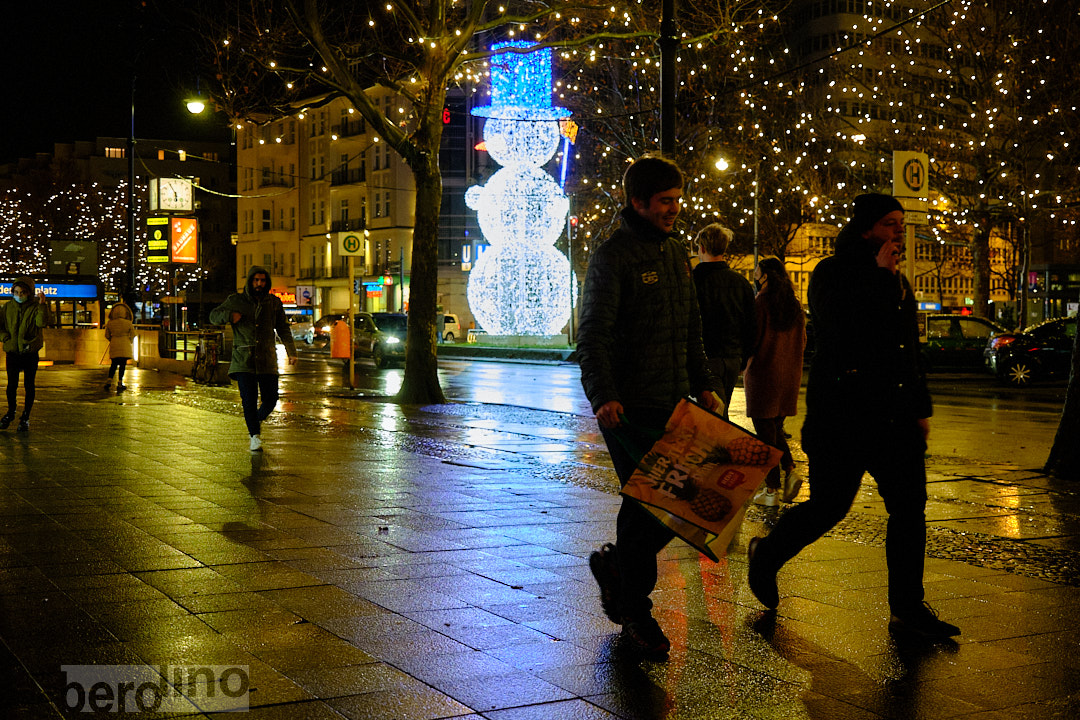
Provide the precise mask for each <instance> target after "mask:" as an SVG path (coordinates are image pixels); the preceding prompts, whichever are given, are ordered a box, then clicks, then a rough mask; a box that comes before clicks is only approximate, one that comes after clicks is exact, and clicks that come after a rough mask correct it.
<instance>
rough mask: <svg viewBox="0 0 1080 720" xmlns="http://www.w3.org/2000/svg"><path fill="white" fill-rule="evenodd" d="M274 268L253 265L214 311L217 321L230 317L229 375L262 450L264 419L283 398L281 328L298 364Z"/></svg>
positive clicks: (252, 436)
mask: <svg viewBox="0 0 1080 720" xmlns="http://www.w3.org/2000/svg"><path fill="white" fill-rule="evenodd" d="M270 287H271V281H270V273H269V272H267V271H266V269H265V268H262V267H259V266H258V265H255V266H252V268H251V269H250V270H249V271H248V275H247V283H246V284H245V285H244V289H243V291H242V292H238V293H233V294H232V295H230V296H229V297H228V298H226V300H225V302H223V303H222V304H220V305H218V306H217V307H216V308H214V309H213V310H211V311H210V322H212V323H213V324H215V325H224V324H225V323H230V324H231V325H232V329H233V348H232V360H231V361H230V362H229V377H230V378H232V379H233V380H235V381H236V386H237V388H238V389H239V390H240V404H241V405H242V406H243V408H244V422H245V423H246V424H247V430H248V435H250V441H249V449H251V450H252V451H256V450H262V434H261V426H262V421H263V420H265V419H266V418H268V417H269V416H270V413H272V412H273V411H274V406H276V405H277V401H278V362H277V347H276V346H275V342H274V335H275V334H276V335H277V337H278V338H280V339H281V342H282V343H283V344H284V345H285V352H287V353H288V355H289V364H290V365H295V364H296V346H295V345H294V344H293V337H292V330H291V329H290V328H289V320H288V318H287V317H286V316H285V308H283V307H282V305H281V300H279V299H278V297H277V296H276V295H273V294H272V293H271V292H270Z"/></svg>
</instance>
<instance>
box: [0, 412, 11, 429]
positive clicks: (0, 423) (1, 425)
mask: <svg viewBox="0 0 1080 720" xmlns="http://www.w3.org/2000/svg"><path fill="white" fill-rule="evenodd" d="M14 419H15V411H14V410H8V411H7V412H6V413H5V414H4V417H0V430H7V429H8V425H10V424H11V421H12V420H14Z"/></svg>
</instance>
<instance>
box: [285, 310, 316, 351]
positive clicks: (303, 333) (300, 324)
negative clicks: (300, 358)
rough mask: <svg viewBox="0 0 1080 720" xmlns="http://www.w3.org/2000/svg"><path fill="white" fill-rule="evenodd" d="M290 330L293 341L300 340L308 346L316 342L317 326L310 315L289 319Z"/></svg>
mask: <svg viewBox="0 0 1080 720" xmlns="http://www.w3.org/2000/svg"><path fill="white" fill-rule="evenodd" d="M289 328H290V329H291V330H292V336H293V340H300V341H303V342H305V343H307V344H308V345H310V344H311V343H313V342H315V326H314V323H312V322H311V316H310V315H293V316H292V317H290V318H289Z"/></svg>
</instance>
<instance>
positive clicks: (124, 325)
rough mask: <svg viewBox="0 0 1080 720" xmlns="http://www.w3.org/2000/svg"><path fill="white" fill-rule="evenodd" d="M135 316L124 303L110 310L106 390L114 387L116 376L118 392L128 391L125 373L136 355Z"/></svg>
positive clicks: (106, 325)
mask: <svg viewBox="0 0 1080 720" xmlns="http://www.w3.org/2000/svg"><path fill="white" fill-rule="evenodd" d="M134 319H135V315H134V314H133V313H132V312H131V308H129V307H128V306H127V305H125V304H124V303H122V302H119V303H116V304H115V305H113V306H112V309H111V310H109V322H107V323H105V339H106V340H108V341H109V360H110V362H109V377H108V379H107V380H106V381H105V389H106V390H108V389H109V388H111V387H112V379H113V376H114V375H116V392H120V391H122V390H126V389H127V386H126V385H124V371H125V370H127V363H128V360H130V359H131V358H132V356H133V355H134V352H133V351H134V349H135V348H134V344H135V342H134V341H135V323H134V322H132V321H133V320H134Z"/></svg>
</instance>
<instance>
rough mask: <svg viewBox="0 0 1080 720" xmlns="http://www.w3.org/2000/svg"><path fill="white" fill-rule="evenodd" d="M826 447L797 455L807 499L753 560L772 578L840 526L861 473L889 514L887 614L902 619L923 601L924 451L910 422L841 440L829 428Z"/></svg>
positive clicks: (810, 446) (819, 443)
mask: <svg viewBox="0 0 1080 720" xmlns="http://www.w3.org/2000/svg"><path fill="white" fill-rule="evenodd" d="M832 435H833V437H831V438H829V439H824V438H820V437H819V438H815V440H814V442H812V443H810V442H808V441H807V440H808V439H807V437H806V432H805V429H804V434H803V447H804V449H805V450H806V454H807V457H808V458H809V460H810V473H809V477H808V482H809V485H810V499H809V500H807V501H806V502H804V503H800V504H798V505H795V506H794V507H793V508H791V509H790V510H788V511H787V512H785V513H784V514H782V515H781V516H780V519H779V521H778V522H777V523H776V527H774V528H773V530H772V532H770V533H769V535H768V536H767V537H765V538H763V539H762V540H761V541H760V543H759V545H758V547H757V550H756V552H755V555H754V557H755V559H756V560H758V561H760V562H761V563H762V565H763V566H764V567H767V568H769V569H771V570H779V569H780V567H782V566H783V565H784V563H786V562H787V561H788V560H790V559H792V558H793V557H795V556H796V555H798V554H799V552H800V551H801V550H802V549H803V548H804V547H806V546H807V545H809V544H810V543H812V542H814V541H815V540H817V539H818V538H820V537H821V536H822V535H824V534H825V533H827V532H828V531H829V530H831V529H832V528H833V526H835V525H836V524H837V523H838V522H840V521H841V520H842V519H844V516H845V515H847V513H848V511H849V510H850V509H851V504H852V503H853V502H854V500H855V496H856V494H857V493H858V491H859V486H860V485H861V483H862V476H863V473H864V472H869V473H870V475H871V476H872V477H873V478H874V480H876V481H877V486H878V493H879V494H880V495H881V498H882V499H883V500H884V501H885V510H886V511H887V512H888V513H889V520H888V524H887V525H886V534H885V561H886V564H887V565H888V573H889V575H888V577H889V607H890V608H891V609H892V610H893V611H894V612H900V613H903V612H906V611H910V609H911V608H914V607H916V606H918V605H920V604H921V603H922V601H923V566H924V560H925V553H926V464H925V453H926V443H925V441H924V439H923V437H922V432H921V430H920V429H919V427H918V425H916V424H915V421H914V420H908V421H906V422H903V423H890V422H881V423H871V424H870V426H869V427H866V428H863V429H861V430H854V429H849V432H848V433H847V434H846V436H844V432H843V430H842V429H841V428H836V429H835V430H834V432H833V433H832Z"/></svg>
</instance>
